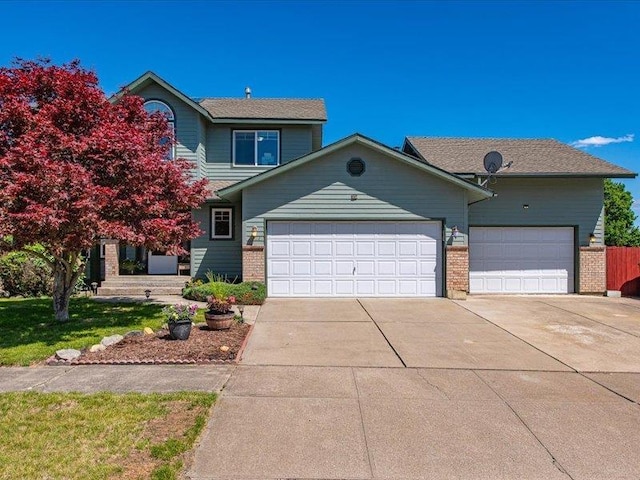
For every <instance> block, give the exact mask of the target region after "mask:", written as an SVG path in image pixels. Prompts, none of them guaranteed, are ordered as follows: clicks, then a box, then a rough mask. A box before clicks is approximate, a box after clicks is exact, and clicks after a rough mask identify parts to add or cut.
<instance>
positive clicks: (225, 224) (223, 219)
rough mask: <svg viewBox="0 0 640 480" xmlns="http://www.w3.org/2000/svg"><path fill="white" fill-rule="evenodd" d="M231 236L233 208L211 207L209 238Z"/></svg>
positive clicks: (226, 237)
mask: <svg viewBox="0 0 640 480" xmlns="http://www.w3.org/2000/svg"><path fill="white" fill-rule="evenodd" d="M231 238H233V209H232V208H212V209H211V239H212V240H216V239H227V240H228V239H231Z"/></svg>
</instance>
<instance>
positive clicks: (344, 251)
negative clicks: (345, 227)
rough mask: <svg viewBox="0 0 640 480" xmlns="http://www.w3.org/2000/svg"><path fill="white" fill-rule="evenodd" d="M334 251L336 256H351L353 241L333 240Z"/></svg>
mask: <svg viewBox="0 0 640 480" xmlns="http://www.w3.org/2000/svg"><path fill="white" fill-rule="evenodd" d="M335 247H336V248H335V252H336V256H338V257H353V242H352V241H349V242H345V241H337V242H335Z"/></svg>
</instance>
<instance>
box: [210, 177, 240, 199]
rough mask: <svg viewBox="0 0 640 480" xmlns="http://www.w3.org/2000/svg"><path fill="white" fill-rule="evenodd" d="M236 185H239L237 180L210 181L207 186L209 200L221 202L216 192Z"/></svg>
mask: <svg viewBox="0 0 640 480" xmlns="http://www.w3.org/2000/svg"><path fill="white" fill-rule="evenodd" d="M236 183H238V181H237V180H210V181H209V183H208V185H207V186H206V190H207V200H220V197H219V196H218V195H217V194H216V192H217V191H218V190H222V189H223V188H227V187H230V186H231V185H233V184H236Z"/></svg>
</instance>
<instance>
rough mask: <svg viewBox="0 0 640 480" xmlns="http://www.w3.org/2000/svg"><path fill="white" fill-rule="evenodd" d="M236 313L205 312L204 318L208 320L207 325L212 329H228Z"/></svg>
mask: <svg viewBox="0 0 640 480" xmlns="http://www.w3.org/2000/svg"><path fill="white" fill-rule="evenodd" d="M234 316H235V313H233V312H227V313H211V312H205V314H204V319H205V320H206V322H207V326H208V327H209V328H210V329H211V330H227V329H228V328H231V325H233V317H234Z"/></svg>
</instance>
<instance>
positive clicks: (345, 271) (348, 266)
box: [335, 260, 355, 277]
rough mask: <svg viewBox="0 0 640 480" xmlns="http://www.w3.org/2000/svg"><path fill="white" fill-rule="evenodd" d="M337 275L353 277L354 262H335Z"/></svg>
mask: <svg viewBox="0 0 640 480" xmlns="http://www.w3.org/2000/svg"><path fill="white" fill-rule="evenodd" d="M335 266H336V270H335V271H336V275H347V276H350V277H351V276H353V270H354V267H355V265H354V262H353V261H352V260H338V261H336V262H335Z"/></svg>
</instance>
